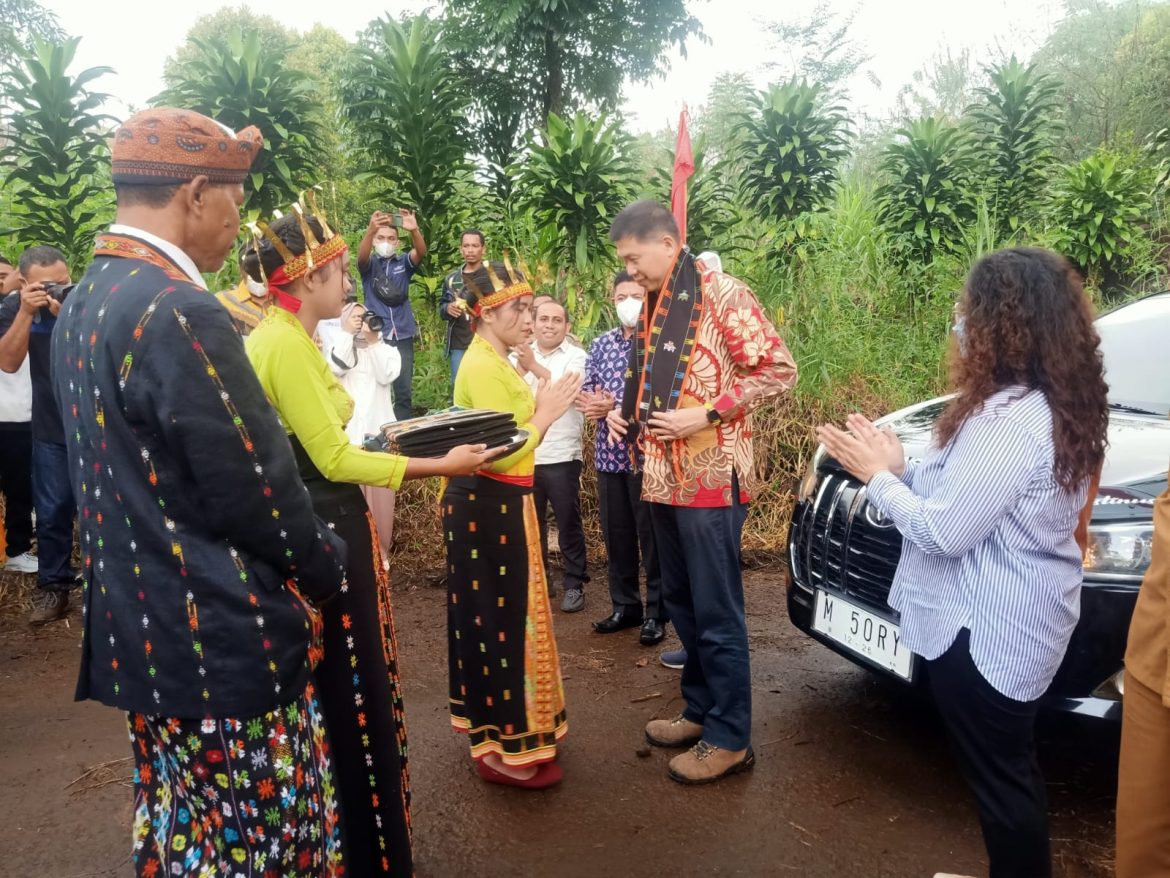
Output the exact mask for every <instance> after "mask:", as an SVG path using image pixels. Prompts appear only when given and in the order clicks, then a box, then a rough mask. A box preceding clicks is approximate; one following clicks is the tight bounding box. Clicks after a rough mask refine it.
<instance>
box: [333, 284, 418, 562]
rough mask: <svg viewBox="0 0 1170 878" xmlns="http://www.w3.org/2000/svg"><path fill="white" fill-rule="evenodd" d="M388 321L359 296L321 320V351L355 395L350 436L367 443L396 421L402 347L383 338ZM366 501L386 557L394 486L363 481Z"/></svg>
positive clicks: (391, 530) (348, 428) (391, 528)
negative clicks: (394, 394) (394, 393)
mask: <svg viewBox="0 0 1170 878" xmlns="http://www.w3.org/2000/svg"><path fill="white" fill-rule="evenodd" d="M385 322H386V321H385V320H383V318H381V317H379V316H378V315H377V314H375V313H374V312H373V311H369V310H367V309H366V307H365V306H364V305H362V304H361V303H360V302H358V301H356V300H352V301H350V303H349V304H347V305H346V306H345V310H343V311H342V312H341V317H339V318H335V319H333V320H322V321H321V322H320V323H319V324H318V325H317V334H318V336H319V337H320V339H321V352H322V353H323V354H324V355H325V359H326V361H327V362H328V363H329V368H330V369H332V370H333V374H334V375H336V376H337V380H338V382H340V384H341V386H342V387H344V388H345V390H346V392H347V393H348V394H349V395H350V396H351V397H353V417H352V418H350V419H349V423H348V424H347V425H346V427H345V433H346V435H347V436H348V437H349V441H350V442H352V443H353V444H354V445H363V444H364V443H365V439H366V437H367V436H376V435H379V434H380V433H381V430H382V425H383V424H388V423H390V422H391V421H394V420H397V418H395V417H394V406H393V405H392V400H391V397H390V393H389V389H390V385H391V384H393V383H394V379H396V378H397V377H398V375H399V373H400V372H401V370H402V358H401V357H400V356H399V353H398V349H397V348H395V347H394V346H392V345H389V344H386V343H385V342H384V341H383V339H382V332H383V330H384V328H385ZM361 489H362V493H363V494H364V495H365V497H366V505H368V506H369V507H370V512H371V514H372V515H373V516H374V524H375V525H377V528H378V537H379V539H380V540H381V542H382V556H383V557H384V558H385V557H388V556H389V551H390V545H391V543H392V542H393V536H394V490H393V489H392V488H382V487H378V486H376V485H362V486H361Z"/></svg>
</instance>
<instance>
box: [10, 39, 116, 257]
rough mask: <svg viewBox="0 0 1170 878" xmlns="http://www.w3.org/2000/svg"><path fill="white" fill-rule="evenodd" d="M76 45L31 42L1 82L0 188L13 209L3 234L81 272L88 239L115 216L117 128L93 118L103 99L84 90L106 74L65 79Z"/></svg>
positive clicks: (91, 71)
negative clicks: (55, 251)
mask: <svg viewBox="0 0 1170 878" xmlns="http://www.w3.org/2000/svg"><path fill="white" fill-rule="evenodd" d="M79 42H80V40H79V39H72V40H68V41H66V42H64V43H61V44H60V45H50V44H48V43H44V42H41V41H40V40H34V45H33V48H32V49H31V50H23V49H22V50H19V51H18V53H17V56H16V58H17V62H16V63H14V64H13V65H12V66H10V67H9V68H8V70H7V71H5V73H4V77H3V93H4V94H5V96H6V98H7V106H6V107H5V115H4V120H3V124H4V127H5V128H6V129H7V130H6V132H5V137H3V138H0V174H2V175H3V176H2V179H0V186H3V188H4V189H6V190H7V194H8V195H9V196H10V197H11V199H12V207H11V210H10V212H8V215H7V216H6V218H5V220H6V221H5V225H7V228H6V229H4V232H3V233H4V234H5V235H6V236H9V237H11V239H12V240H13V241H14V242H15V243H16V244H18V245H19V246H21V247H28V246H32V245H35V244H51V245H52V246H54V247H57V248H59V249H60V250H61V251H62V252H64V253H65V255H66V257H67V258H68V260H69V265H70V267H71V268H72V269H73V270H74V271H75V272H77V271H80V270H81V269H82V268H83V267H84V266H85V265H86V264H88V262H89V258H90V256H91V255H92V253H93V239H94V236H95V235H96V234H97V232H98V230H99V229H100V228H101V227H102V226H103V225H104V224H105V223H107V222H108V221H109V219H110V216H111V214H112V213H113V190H112V188H111V187H110V186H109V185H108V182H104V181H108V180H109V150H108V149H107V146H106V136H107V134H108V129H109V127H110V125H111V124H112V123H114V122H116V121H117V120H115V119H114V118H113V117H112V116H108V115H106V114H104V113H99V112H97V110H98V108H99V107H101V105H102V104H103V102H104V101H105V100H106V97H107V96H106V95H104V94H102V93H100V92H91V91H90V90H89V88H88V86H89V84H90V83H91V82H93V81H94V80H95V79H97V78H99V77H101V76H103V75H105V74H106V73H109V72H110V68H109V67H90V68H88V69H86V70H83V71H81V72H80V73H78V74H77V75H76V76H71V75H70V74H69V73H68V70H69V67H70V65H71V64H72V63H73V59H74V56H75V55H76V53H77V45H78V43H79Z"/></svg>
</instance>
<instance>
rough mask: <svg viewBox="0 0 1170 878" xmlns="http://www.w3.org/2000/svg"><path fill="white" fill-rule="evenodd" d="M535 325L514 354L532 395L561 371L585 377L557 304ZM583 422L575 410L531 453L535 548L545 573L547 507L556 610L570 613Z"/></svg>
mask: <svg viewBox="0 0 1170 878" xmlns="http://www.w3.org/2000/svg"><path fill="white" fill-rule="evenodd" d="M535 320H536V326H535V330H534V333H533V339H532V342H531V343H530V344H528V345H520V346H518V347H517V348H516V350H515V356H516V361H517V366H518V368H519V369H520V371H521V372H522V373H524V378H525V380H526V381H527V382H528V384H529V385H530V386H531V387H532V388H533V390H534V391H535V390H536V388H537V386H538V385H539V383H540V382H541V381H542V380H543V381H548V382H553V381H557V380H558V379H559V378H560V377H561V376H562V375H564V374H565V373H566V372H579V373H582V374H584V372H585V357H586V355H585V351H584V350H582V349H581V348H580V347H578V346H577V345H575V344H574V343H573V342H572V341H570V340H569V339H568V338H567V337H566V336H567V335H568V332H569V314H568V311H567V310H566V309H565V307H564V306H563V305H561V304H560V303H559V302H556V301H553V300H552V299H544V300H543V301H540V302H538V303H537V305H536V314H535ZM584 427H585V418H584V415H582V414H581V412H579V411H577V410H576V409H575V408H572V409H569V411H568V412H566V413H565V414H564V415H563V416H561V418H559V419H558V420H556V421H554V422H553V425H552V426H551V427H549V428H548V432H547V433H546V434H545V436H544V440H543V441H542V442H541V443H540V445H539V447H537V449H536V473H535V478H534V489H533V495H534V499H535V500H536V514H537V517H538V518H539V519H540V543H541V550H542V551H543V553H544V566H545V569H547V568H548V525H547V524H546V513H547V510H548V506H549V505H550V504H551V505H552V510H553V515H554V516H555V517H556V521H557V534H558V535H559V537H560V546H561V565H562V567H563V569H564V574H565V575H564V579H563V580H562V588H563V589H564V592H565V596H564V601H563V602H562V604H561V610H562V611H563V612H566V613H576V612H578V611H580V610H583V609H585V583H586V582H588V581H589V576H588V575H587V574H586V572H585V532H584V531H583V530H582V528H581V442H582V439H581V437H582V431H583V429H584Z"/></svg>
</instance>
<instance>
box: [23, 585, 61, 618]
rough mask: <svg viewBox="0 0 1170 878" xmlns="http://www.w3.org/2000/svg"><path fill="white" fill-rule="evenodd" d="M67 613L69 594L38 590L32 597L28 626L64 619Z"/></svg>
mask: <svg viewBox="0 0 1170 878" xmlns="http://www.w3.org/2000/svg"><path fill="white" fill-rule="evenodd" d="M68 612H69V592H67V591H48V590H47V589H43V588H38V589H37V591H36V594H35V595H34V596H33V611H32V615H30V616H29V617H28V622H29V624H30V625H44V624H45V623H47V622H52V621H54V620H56V619H60V618H62V617H64V616H65V614H66V613H68Z"/></svg>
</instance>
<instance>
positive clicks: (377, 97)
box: [339, 15, 469, 265]
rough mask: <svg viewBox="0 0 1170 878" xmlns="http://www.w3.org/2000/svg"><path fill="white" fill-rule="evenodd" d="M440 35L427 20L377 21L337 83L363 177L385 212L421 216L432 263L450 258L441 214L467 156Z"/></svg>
mask: <svg viewBox="0 0 1170 878" xmlns="http://www.w3.org/2000/svg"><path fill="white" fill-rule="evenodd" d="M439 34H440V28H439V25H438V23H436V22H435V21H432V20H431V19H430V18H428V17H426V16H425V15H420V16H418V17H416V18H414V19H413V20H412V21H410V22H409V23H406V24H402V23H399V22H397V21H394V20H393V19H389V18H387V19H380V20H378V21H376V22H375V23H374V24H373V26H372V28H371V30H370V32H369V33H368V36H367V38H366V39H365V40H364V41H363V43H362V44H361V45H360V46H359V48H358V50H357V51H356V53H355V55H354V57H353V58H352V59H351V62H350V63H349V64H348V65H346V67H345V69H344V70H343V71H342V73H341V76H340V85H339V94H340V97H341V108H342V116H343V118H344V119H345V121H346V123H347V125H348V129H349V134H350V142H351V143H352V145H353V147H354V149H355V150H356V151H357V153H358V157H359V159H360V162H359V163H360V165H361V166H363V167H365V168H368V169H369V170H367V171H366V172H364V173H363V174H362V175H361V176H362V177H363V178H364V179H366V180H368V181H369V182H370V183H371V184H372V187H373V188H374V189H375V190H380V194H381V195H382V196H383V197H384V199H385V203H384V204H383V206H390V205H397V206H407V207H413V208H415V209H416V210H417V211H418V212H419V220H420V222H421V224H422V227H423V229H424V230H425V233H426V235H427V241H428V243H429V244H431V246H432V248H433V249H435V250H436V251H437V252H436V256H437V259H435V260H432V262H433V264H436V265H441V264H444V263H443V260H444V259H445V258H446V257H450V256H453V254H454V252H455V245H454V244H453V243H451V240H452V235H453V231H452V228H453V227H452V228H449V227H448V226H449V225H450V221H449V218H448V217H447V212H448V207H449V205H450V204H451V203H452V199H453V198H454V196H455V186H454V183H455V181H456V180H457V179H458V178H459V177H460V176H461V175H462V174H463V172H465V171H466V169H467V167H468V164H467V160H466V158H465V156H466V154H467V152H468V150H469V144H468V138H467V125H466V118H467V115H466V109H467V105H468V102H469V99H468V97H467V95H466V93H465V92H464V90H463V89H462V88H461V80H460V79H459V77H458V76H457V74H456V73H455V72H454V68H453V66H452V62H451V58H450V56H449V54H448V53H447V51H446V50H445V49H444V48H443V46H442V45H441V44H440V41H439Z"/></svg>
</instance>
